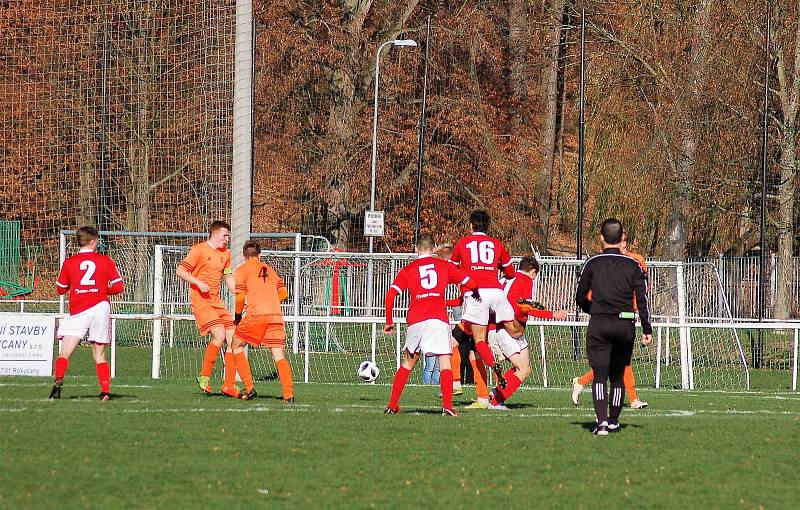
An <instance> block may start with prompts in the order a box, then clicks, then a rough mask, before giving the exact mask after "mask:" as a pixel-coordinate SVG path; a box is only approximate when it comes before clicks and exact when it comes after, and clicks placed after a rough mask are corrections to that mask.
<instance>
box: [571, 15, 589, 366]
mask: <svg viewBox="0 0 800 510" xmlns="http://www.w3.org/2000/svg"><path fill="white" fill-rule="evenodd" d="M580 48H581V65H580V67H581V85H580V104H579V105H578V242H577V248H576V249H575V256H576V257H577V259H578V260H580V259H581V257H582V256H583V255H582V254H583V151H584V144H585V137H584V130H585V127H586V126H585V122H584V109H585V105H586V52H585V48H586V9H584V8H581V46H580ZM578 277H580V275H578ZM580 313H581V312H580V310H578V309H577V308H576V309H575V320H576V321H577V320H578V319H579V318H580ZM580 357H581V339H580V335H579V334H578V328H572V359H574V360H575V361H578V360H579V359H580Z"/></svg>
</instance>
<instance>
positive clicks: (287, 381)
mask: <svg viewBox="0 0 800 510" xmlns="http://www.w3.org/2000/svg"><path fill="white" fill-rule="evenodd" d="M275 366H276V367H278V377H280V378H281V386H283V398H284V399H287V398H291V397H293V396H294V384H293V383H292V367H291V366H290V365H289V362H288V361H286V358H283V359H282V360H280V361H276V362H275Z"/></svg>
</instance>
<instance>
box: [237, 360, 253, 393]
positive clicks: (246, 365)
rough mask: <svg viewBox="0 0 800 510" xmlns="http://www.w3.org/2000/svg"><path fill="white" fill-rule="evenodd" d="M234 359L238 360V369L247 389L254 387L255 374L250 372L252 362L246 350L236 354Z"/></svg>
mask: <svg viewBox="0 0 800 510" xmlns="http://www.w3.org/2000/svg"><path fill="white" fill-rule="evenodd" d="M233 359H234V361H235V362H236V371H237V372H239V377H241V378H242V382H243V383H244V389H245V391H250V390H252V389H253V374H252V372H250V362H249V361H248V360H247V356H245V355H244V352H240V353H239V354H234V355H233Z"/></svg>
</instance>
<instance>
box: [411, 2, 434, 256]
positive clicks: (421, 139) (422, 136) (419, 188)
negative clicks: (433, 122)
mask: <svg viewBox="0 0 800 510" xmlns="http://www.w3.org/2000/svg"><path fill="white" fill-rule="evenodd" d="M430 51H431V17H430V15H428V34H427V36H426V37H425V72H424V78H423V80H422V112H421V113H420V118H419V154H418V155H417V206H416V210H415V211H414V245H416V244H417V240H418V239H419V228H420V224H419V223H420V221H419V215H420V209H421V207H422V205H421V202H422V170H423V167H424V165H425V121H426V114H427V108H426V107H427V103H428V57H429V55H430Z"/></svg>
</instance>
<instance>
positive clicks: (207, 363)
mask: <svg viewBox="0 0 800 510" xmlns="http://www.w3.org/2000/svg"><path fill="white" fill-rule="evenodd" d="M219 349H220V348H219V347H217V346H216V345H214V344H213V343H209V344H208V347H206V355H205V357H204V358H203V368H202V369H201V370H200V375H202V376H205V377H211V372H213V371H214V364H215V363H216V362H217V356H219Z"/></svg>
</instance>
